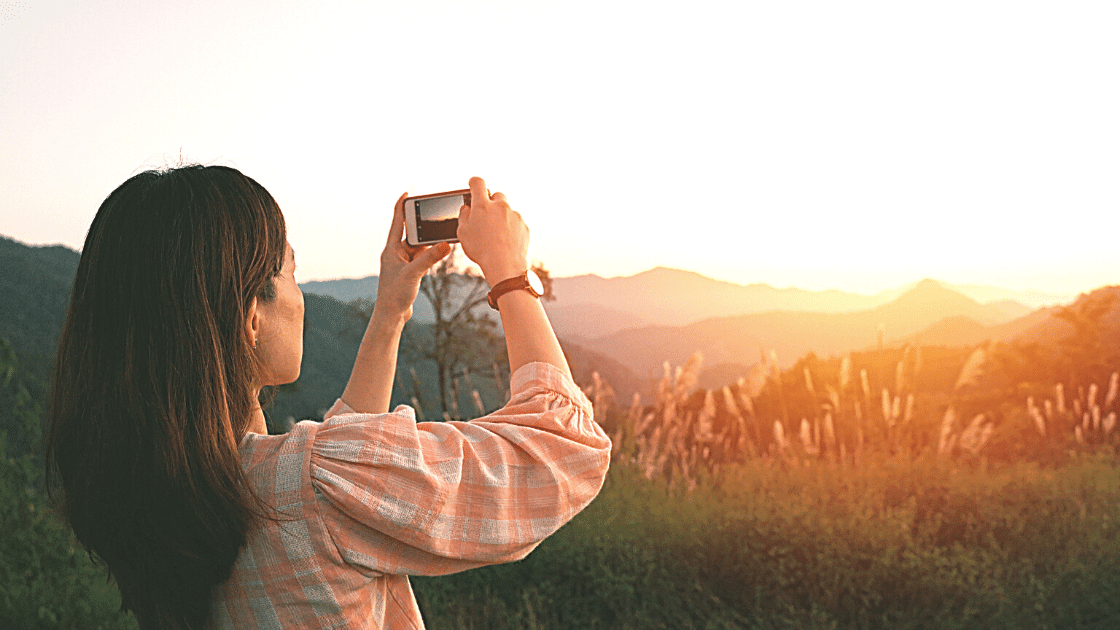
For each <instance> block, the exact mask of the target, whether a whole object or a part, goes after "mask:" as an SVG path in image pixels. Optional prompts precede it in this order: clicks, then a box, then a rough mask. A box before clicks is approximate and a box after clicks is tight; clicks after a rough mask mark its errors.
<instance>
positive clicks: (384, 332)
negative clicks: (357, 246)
mask: <svg viewBox="0 0 1120 630" xmlns="http://www.w3.org/2000/svg"><path fill="white" fill-rule="evenodd" d="M406 196H407V195H401V197H400V199H397V203H396V205H395V206H394V207H393V224H392V226H390V228H389V239H388V242H386V243H385V250H384V251H382V252H381V275H380V276H378V279H377V301H376V302H374V305H373V315H372V316H371V317H370V319H369V325H368V326H366V332H365V335H364V336H363V337H362V344H361V346H359V347H358V357H357V358H356V359H354V370H353V371H352V372H351V373H350V381H349V382H348V383H347V384H346V389H345V390H343V392H342V402H344V403H346V404H347V405H348V406H349V407H350V408H351V409H353V410H354V411H358V412H362V413H385V412H387V411H389V400H390V398H391V397H392V393H393V377H394V375H395V374H396V371H397V350H398V349H399V348H400V343H401V333H402V332H403V331H404V324H405V322H407V321H408V320H409V318H410V317H412V303H413V302H415V301H416V295H417V294H418V293H419V291H420V280H421V279H422V278H423V277H424V274H425V273H427V271H428V269H430V268H431V267H432V265H434V264H436V263H437V262H439V260H440V259H441V258H443V257H444V256H446V255H447V254H448V253H450V252H451V246H450V245H448V244H447V243H439V244H436V245H432V246H430V247H412V246H410V245H409V244H408V243H406V242H405V241H404V238H403V237H404V199H405V197H406Z"/></svg>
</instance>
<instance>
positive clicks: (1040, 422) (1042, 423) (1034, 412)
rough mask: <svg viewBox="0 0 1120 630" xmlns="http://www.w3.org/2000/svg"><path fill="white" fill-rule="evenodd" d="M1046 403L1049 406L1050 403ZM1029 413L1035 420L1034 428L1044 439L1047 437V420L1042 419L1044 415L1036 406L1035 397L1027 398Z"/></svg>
mask: <svg viewBox="0 0 1120 630" xmlns="http://www.w3.org/2000/svg"><path fill="white" fill-rule="evenodd" d="M1046 402H1047V405H1049V403H1050V401H1049V400H1048V401H1046ZM1027 413H1028V414H1030V417H1031V420H1034V426H1035V428H1036V429H1038V434H1039V435H1041V436H1042V437H1046V419H1045V418H1043V417H1042V414H1041V413H1039V411H1038V407H1036V406H1035V405H1034V398H1033V397H1028V398H1027Z"/></svg>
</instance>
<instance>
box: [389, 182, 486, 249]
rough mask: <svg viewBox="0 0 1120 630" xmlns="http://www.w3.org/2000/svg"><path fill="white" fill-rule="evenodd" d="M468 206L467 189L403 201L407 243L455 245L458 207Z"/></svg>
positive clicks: (457, 240) (469, 195)
mask: <svg viewBox="0 0 1120 630" xmlns="http://www.w3.org/2000/svg"><path fill="white" fill-rule="evenodd" d="M469 205H471V191H470V190H452V191H451V192H442V193H435V194H432V195H418V196H416V197H407V198H405V200H404V231H405V237H406V240H407V241H408V244H409V245H413V246H416V245H431V244H432V243H443V242H447V243H458V242H459V237H458V235H457V234H456V232H457V231H458V230H459V208H461V207H463V206H469Z"/></svg>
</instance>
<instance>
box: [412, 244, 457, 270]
mask: <svg viewBox="0 0 1120 630" xmlns="http://www.w3.org/2000/svg"><path fill="white" fill-rule="evenodd" d="M450 253H451V245H450V244H449V243H436V244H435V245H432V246H431V247H429V248H428V249H425V250H424V251H423V252H421V253H420V254H419V255H418V256H416V258H413V259H412V262H410V263H408V266H409V267H410V268H412V269H413V270H415V271H419V273H420V275H424V272H426V271H427V270H428V269H429V268H430V267H431V266H432V265H434V264H436V263H437V262H439V261H440V260H442V259H443V258H444V257H445V256H447V255H448V254H450Z"/></svg>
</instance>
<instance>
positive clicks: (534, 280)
mask: <svg viewBox="0 0 1120 630" xmlns="http://www.w3.org/2000/svg"><path fill="white" fill-rule="evenodd" d="M520 289H525V290H527V291H528V292H529V293H532V294H533V297H538V298H539V297H541V296H542V295H544V284H542V283H541V279H540V278H538V277H537V274H536V273H534V272H533V270H532V269H530V270H528V271H526V272H525V273H523V274H521V275H520V276H517V277H514V278H510V279H509V280H502V281H501V282H499V283H498V284H495V285H494V288H493V289H490V293H487V294H486V301H487V302H489V303H490V308H492V309H494V310H495V311H496V310H499V309H498V298H500V297H502V296H503V295H505V294H507V293H509V292H510V291H518V290H520Z"/></svg>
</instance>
